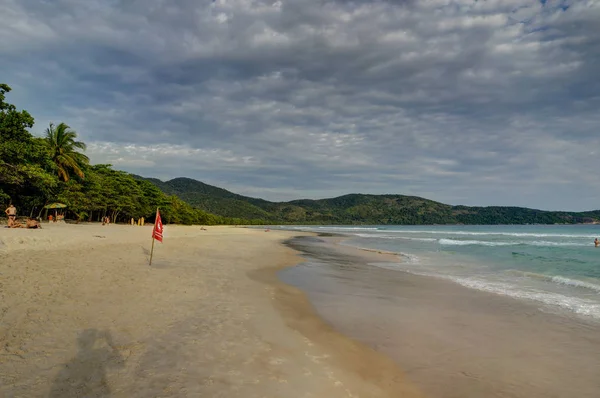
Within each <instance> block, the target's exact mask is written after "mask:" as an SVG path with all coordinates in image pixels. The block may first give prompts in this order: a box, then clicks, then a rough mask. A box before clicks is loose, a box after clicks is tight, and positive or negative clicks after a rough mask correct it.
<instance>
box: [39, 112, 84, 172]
mask: <svg viewBox="0 0 600 398" xmlns="http://www.w3.org/2000/svg"><path fill="white" fill-rule="evenodd" d="M76 138H77V133H76V132H75V131H73V130H71V128H70V127H69V126H67V125H66V124H65V123H60V124H59V125H58V126H56V127H55V126H54V124H52V123H50V127H48V128H47V129H46V142H47V143H48V146H49V147H50V151H51V156H52V160H53V161H54V163H55V164H56V167H57V168H58V178H60V179H62V180H63V181H69V172H73V173H75V174H76V175H78V176H79V177H80V178H84V177H85V175H84V173H83V170H82V167H83V165H86V164H88V163H89V161H90V159H89V158H88V157H87V156H85V155H84V154H83V153H81V152H78V149H81V150H83V151H85V149H86V145H85V144H84V143H83V142H81V141H76V140H75V139H76Z"/></svg>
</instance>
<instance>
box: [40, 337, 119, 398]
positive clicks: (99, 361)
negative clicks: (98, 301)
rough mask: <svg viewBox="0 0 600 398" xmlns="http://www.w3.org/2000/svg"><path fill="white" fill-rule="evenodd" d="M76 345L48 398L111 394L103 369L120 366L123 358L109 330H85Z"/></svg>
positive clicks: (106, 395) (105, 395) (104, 395)
mask: <svg viewBox="0 0 600 398" xmlns="http://www.w3.org/2000/svg"><path fill="white" fill-rule="evenodd" d="M77 344H78V346H79V351H78V352H77V355H76V356H75V357H74V358H73V359H71V360H70V361H69V362H67V363H66V364H64V365H63V368H62V369H61V371H60V372H59V373H58V375H57V377H56V379H55V380H54V385H53V387H52V390H51V391H50V395H49V396H48V397H49V398H71V397H86V398H88V397H110V396H111V392H110V388H109V386H108V381H107V379H106V369H107V368H109V367H123V358H122V357H121V355H120V354H119V351H118V350H117V349H116V348H115V347H114V344H113V342H112V337H111V335H110V332H108V331H102V332H101V331H98V330H96V329H87V330H84V331H83V332H81V334H80V335H79V338H78V339H77Z"/></svg>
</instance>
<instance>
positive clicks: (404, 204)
mask: <svg viewBox="0 0 600 398" xmlns="http://www.w3.org/2000/svg"><path fill="white" fill-rule="evenodd" d="M136 178H138V179H144V180H146V181H149V182H152V183H153V184H155V185H156V186H157V187H159V188H160V189H161V190H162V191H164V192H165V193H167V194H170V195H176V196H178V197H179V198H181V199H182V200H184V201H185V202H187V203H189V204H191V205H192V206H194V207H197V208H199V209H201V210H204V211H206V212H209V213H213V214H216V215H219V216H223V217H236V218H244V219H254V220H257V219H260V220H263V221H264V222H265V223H282V224H406V225H420V224H557V223H558V224H575V223H590V222H597V221H599V220H600V210H596V211H590V212H556V211H543V210H535V209H527V208H522V207H501V206H491V207H469V206H451V205H447V204H443V203H440V202H435V201H433V200H429V199H424V198H420V197H417V196H404V195H366V194H349V195H344V196H340V197H337V198H330V199H319V200H310V199H301V200H293V201H290V202H270V201H267V200H263V199H257V198H251V197H247V196H243V195H238V194H236V193H233V192H230V191H227V190H225V189H222V188H218V187H215V186H212V185H208V184H205V183H203V182H200V181H196V180H194V179H191V178H175V179H173V180H169V181H166V182H163V181H160V180H157V179H154V178H143V177H139V176H136Z"/></svg>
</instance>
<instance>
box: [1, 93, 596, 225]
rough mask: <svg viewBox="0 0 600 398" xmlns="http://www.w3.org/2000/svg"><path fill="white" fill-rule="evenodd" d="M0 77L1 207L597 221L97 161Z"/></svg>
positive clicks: (401, 219)
mask: <svg viewBox="0 0 600 398" xmlns="http://www.w3.org/2000/svg"><path fill="white" fill-rule="evenodd" d="M9 91H10V87H8V86H7V85H5V84H0V204H1V206H0V207H5V206H7V205H8V204H9V203H11V202H12V203H13V204H15V205H16V206H17V208H18V209H19V212H20V214H21V215H28V216H33V217H39V216H41V215H43V207H44V206H45V205H46V204H48V203H51V202H61V203H65V204H66V205H67V206H68V208H67V217H68V218H72V219H76V220H80V221H97V220H100V219H101V218H102V217H103V216H109V217H110V218H111V219H112V220H113V222H118V221H125V222H126V221H128V220H130V219H131V218H132V217H133V218H136V219H137V218H140V217H144V218H146V219H147V220H148V221H150V222H151V221H153V219H154V214H155V211H156V207H160V208H161V214H162V215H163V220H164V221H165V222H167V223H180V224H207V225H214V224H407V225H416V224H555V223H568V224H570V223H584V222H596V221H598V220H599V219H600V210H598V211H592V212H582V213H574V212H550V211H541V210H532V209H525V208H519V207H467V206H450V205H446V204H443V203H439V202H434V201H432V200H428V199H423V198H419V197H415V196H403V195H362V194H351V195H344V196H340V197H337V198H332V199H321V200H295V201H291V202H283V203H276V202H269V201H266V200H263V199H256V198H250V197H246V196H242V195H238V194H235V193H233V192H229V191H227V190H225V189H222V188H218V187H214V186H211V185H208V184H204V183H202V182H200V181H196V180H193V179H190V178H175V179H173V180H170V181H167V182H163V181H160V180H157V179H153V178H144V177H140V176H135V175H132V174H129V173H126V172H123V171H118V170H113V169H112V168H111V166H110V165H102V164H100V165H91V164H89V159H88V158H87V156H85V154H84V153H83V152H84V151H85V148H86V146H85V144H84V143H83V142H80V141H77V133H76V132H75V131H73V130H71V128H70V127H69V126H68V125H66V124H65V123H60V124H58V125H57V126H54V125H52V124H51V125H50V126H49V127H48V128H47V129H46V131H45V137H43V138H41V137H34V136H33V135H31V133H30V132H29V129H31V128H32V127H33V123H34V119H33V117H32V116H31V115H30V114H29V113H27V112H26V111H19V110H17V109H16V107H15V106H14V105H12V104H9V103H7V102H5V95H6V93H8V92H9Z"/></svg>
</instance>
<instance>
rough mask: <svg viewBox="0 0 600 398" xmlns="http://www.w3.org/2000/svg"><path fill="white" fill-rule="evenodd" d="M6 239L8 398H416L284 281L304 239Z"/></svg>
mask: <svg viewBox="0 0 600 398" xmlns="http://www.w3.org/2000/svg"><path fill="white" fill-rule="evenodd" d="M150 231H151V227H137V226H135V227H134V226H123V225H110V226H101V225H65V224H63V225H50V226H48V225H44V229H42V230H9V229H4V228H2V229H0V258H1V260H0V396H2V397H7V398H13V397H51V398H55V397H84V396H85V397H185V396H189V397H417V396H420V394H419V392H418V390H417V388H416V387H415V386H414V385H412V384H411V383H410V382H409V381H408V380H407V379H406V378H405V377H404V375H403V373H402V372H401V371H400V369H399V368H398V367H397V366H396V365H395V364H394V363H393V362H392V361H391V360H390V359H387V358H386V357H384V356H383V355H381V354H379V353H377V352H376V351H375V350H372V349H371V348H368V347H367V346H366V345H363V344H361V343H356V342H353V341H352V340H350V339H348V338H346V337H344V336H342V335H341V334H339V333H338V332H336V331H334V330H333V329H332V328H331V327H329V326H328V325H327V324H325V323H324V322H323V321H321V319H320V318H319V317H317V316H316V315H315V313H314V311H313V309H312V307H311V305H310V304H309V302H308V301H307V299H306V298H305V296H304V294H303V293H301V292H300V291H299V290H297V289H296V288H293V287H290V286H287V285H285V284H283V283H281V282H279V281H278V279H277V277H276V272H277V271H278V270H280V269H282V268H283V267H287V266H291V265H293V264H296V263H297V262H299V261H301V260H302V259H301V258H300V257H299V256H298V255H297V253H296V252H295V251H294V250H292V249H290V248H288V247H285V246H284V245H282V244H281V242H282V241H283V240H285V239H288V238H290V237H292V236H294V235H298V234H297V233H294V234H292V233H289V232H283V231H271V232H268V233H266V232H264V231H263V230H260V229H244V228H228V227H208V228H207V230H206V231H204V230H201V229H200V228H199V227H183V226H167V227H166V228H165V243H164V244H157V245H156V248H155V253H154V260H153V266H152V267H149V266H148V256H149V248H150V243H151V240H150Z"/></svg>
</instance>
